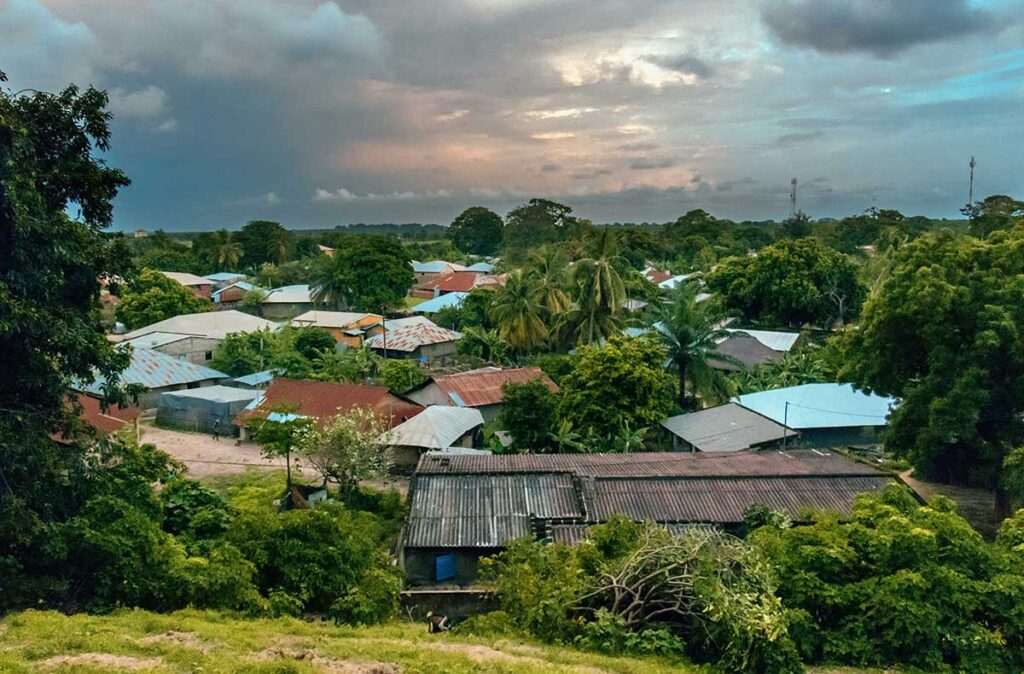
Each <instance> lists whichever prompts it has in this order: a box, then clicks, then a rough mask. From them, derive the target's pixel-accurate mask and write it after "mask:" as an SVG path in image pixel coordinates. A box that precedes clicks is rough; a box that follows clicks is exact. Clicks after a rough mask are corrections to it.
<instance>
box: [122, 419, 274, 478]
mask: <svg viewBox="0 0 1024 674" xmlns="http://www.w3.org/2000/svg"><path fill="white" fill-rule="evenodd" d="M141 428H142V442H150V443H152V444H154V445H156V447H157V449H160V450H162V451H165V452H167V453H168V454H170V455H171V456H173V457H174V458H176V459H178V460H179V461H182V462H184V464H185V465H186V466H188V472H189V474H190V475H191V476H192V477H197V478H198V477H209V476H212V475H228V474H232V473H244V472H245V471H246V469H248V468H250V467H256V468H266V469H273V470H276V469H281V470H283V469H284V459H264V458H263V457H262V456H261V455H260V448H259V446H258V445H255V444H253V443H251V442H243V443H242V444H238V441H237V439H235V438H221V439H220V440H214V439H213V438H212V437H211V436H209V435H207V434H206V433H187V432H185V431H171V430H167V429H165V428H157V427H156V426H153V425H152V424H151V423H143V424H142V426H141Z"/></svg>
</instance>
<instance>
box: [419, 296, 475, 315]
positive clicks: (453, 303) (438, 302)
mask: <svg viewBox="0 0 1024 674" xmlns="http://www.w3.org/2000/svg"><path fill="white" fill-rule="evenodd" d="M468 294H469V293H463V292H453V293H446V294H444V295H438V296H437V297H434V298H432V299H429V300H427V301H426V302H420V303H419V304H417V305H416V306H414V307H413V308H412V310H413V311H414V312H416V313H421V314H433V313H436V312H438V311H440V310H441V309H447V308H448V307H458V306H459V305H461V304H462V300H464V299H465V298H466V295H468Z"/></svg>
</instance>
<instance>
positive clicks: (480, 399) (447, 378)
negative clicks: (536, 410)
mask: <svg viewBox="0 0 1024 674" xmlns="http://www.w3.org/2000/svg"><path fill="white" fill-rule="evenodd" d="M388 348H391V345H390V344H389V345H388ZM536 379H539V380H540V381H541V383H542V384H544V385H545V386H547V387H548V388H549V389H551V390H552V391H557V390H558V386H556V385H555V382H553V381H551V379H550V378H549V377H548V376H547V375H546V374H544V371H543V370H541V369H540V368H539V367H520V368H515V369H511V370H502V369H501V368H497V367H484V368H480V369H479V370H470V371H469V372H460V373H459V374H450V375H444V376H439V377H434V383H435V384H437V386H438V388H440V389H441V392H442V393H444V394H445V395H446V396H448V398H449V399H451V401H452V402H453V403H454V404H455V405H456V406H458V407H479V406H481V405H495V404H497V403H500V402H501V401H502V398H503V393H502V390H501V387H502V386H504V385H505V384H507V383H509V382H512V383H515V384H525V383H527V382H531V381H534V380H536Z"/></svg>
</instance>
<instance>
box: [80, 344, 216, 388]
mask: <svg viewBox="0 0 1024 674" xmlns="http://www.w3.org/2000/svg"><path fill="white" fill-rule="evenodd" d="M227 378H228V375H226V374H224V373H223V372H218V371H217V370H213V369H211V368H208V367H203V366H202V365H196V364H195V363H192V362H189V361H187V360H185V359H183V358H175V357H174V356H168V355H167V354H164V353H160V352H159V351H153V350H152V349H132V360H131V363H130V364H129V365H128V367H127V368H125V370H124V371H123V372H122V373H121V381H122V382H123V383H125V384H142V385H143V386H145V387H146V388H149V389H157V388H163V387H165V386H178V385H181V384H191V383H193V382H201V381H207V380H210V379H227ZM105 381H106V379H105V378H104V377H102V376H97V377H96V380H95V381H93V382H92V383H91V384H88V385H86V386H84V388H82V389H81V390H83V391H86V392H88V393H94V394H97V395H100V394H102V392H103V384H104V383H105Z"/></svg>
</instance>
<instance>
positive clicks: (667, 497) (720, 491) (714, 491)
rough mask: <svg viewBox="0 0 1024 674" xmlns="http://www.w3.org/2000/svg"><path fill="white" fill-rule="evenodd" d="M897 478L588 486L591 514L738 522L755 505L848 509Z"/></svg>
mask: <svg viewBox="0 0 1024 674" xmlns="http://www.w3.org/2000/svg"><path fill="white" fill-rule="evenodd" d="M890 482H892V478H890V477H888V476H885V475H881V474H877V475H875V476H864V477H787V478H734V479H729V480H720V479H682V480H680V479H646V480H637V479H622V480H616V479H608V480H594V481H593V482H592V483H590V484H587V485H585V487H584V490H585V492H589V493H588V494H587V503H588V504H589V505H590V510H589V512H588V517H589V519H591V520H593V521H598V522H600V521H605V520H607V519H608V518H609V517H611V516H612V515H625V516H626V517H629V518H631V519H634V520H637V521H642V520H647V519H652V520H656V521H659V522H673V521H675V522H710V523H714V524H738V523H740V522H742V521H743V513H745V512H746V511H747V509H748V508H750V507H751V506H752V505H763V506H767V507H768V508H771V509H772V510H776V511H779V512H785V513H787V514H788V515H789V516H790V517H796V516H797V515H799V513H800V512H801V511H802V510H806V509H814V510H830V511H836V512H839V513H844V514H848V513H849V512H850V508H851V506H852V505H853V500H854V498H855V497H856V496H857V494H862V493H864V492H872V491H878V490H880V489H882V488H883V487H884V486H885V485H887V484H889V483H890Z"/></svg>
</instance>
